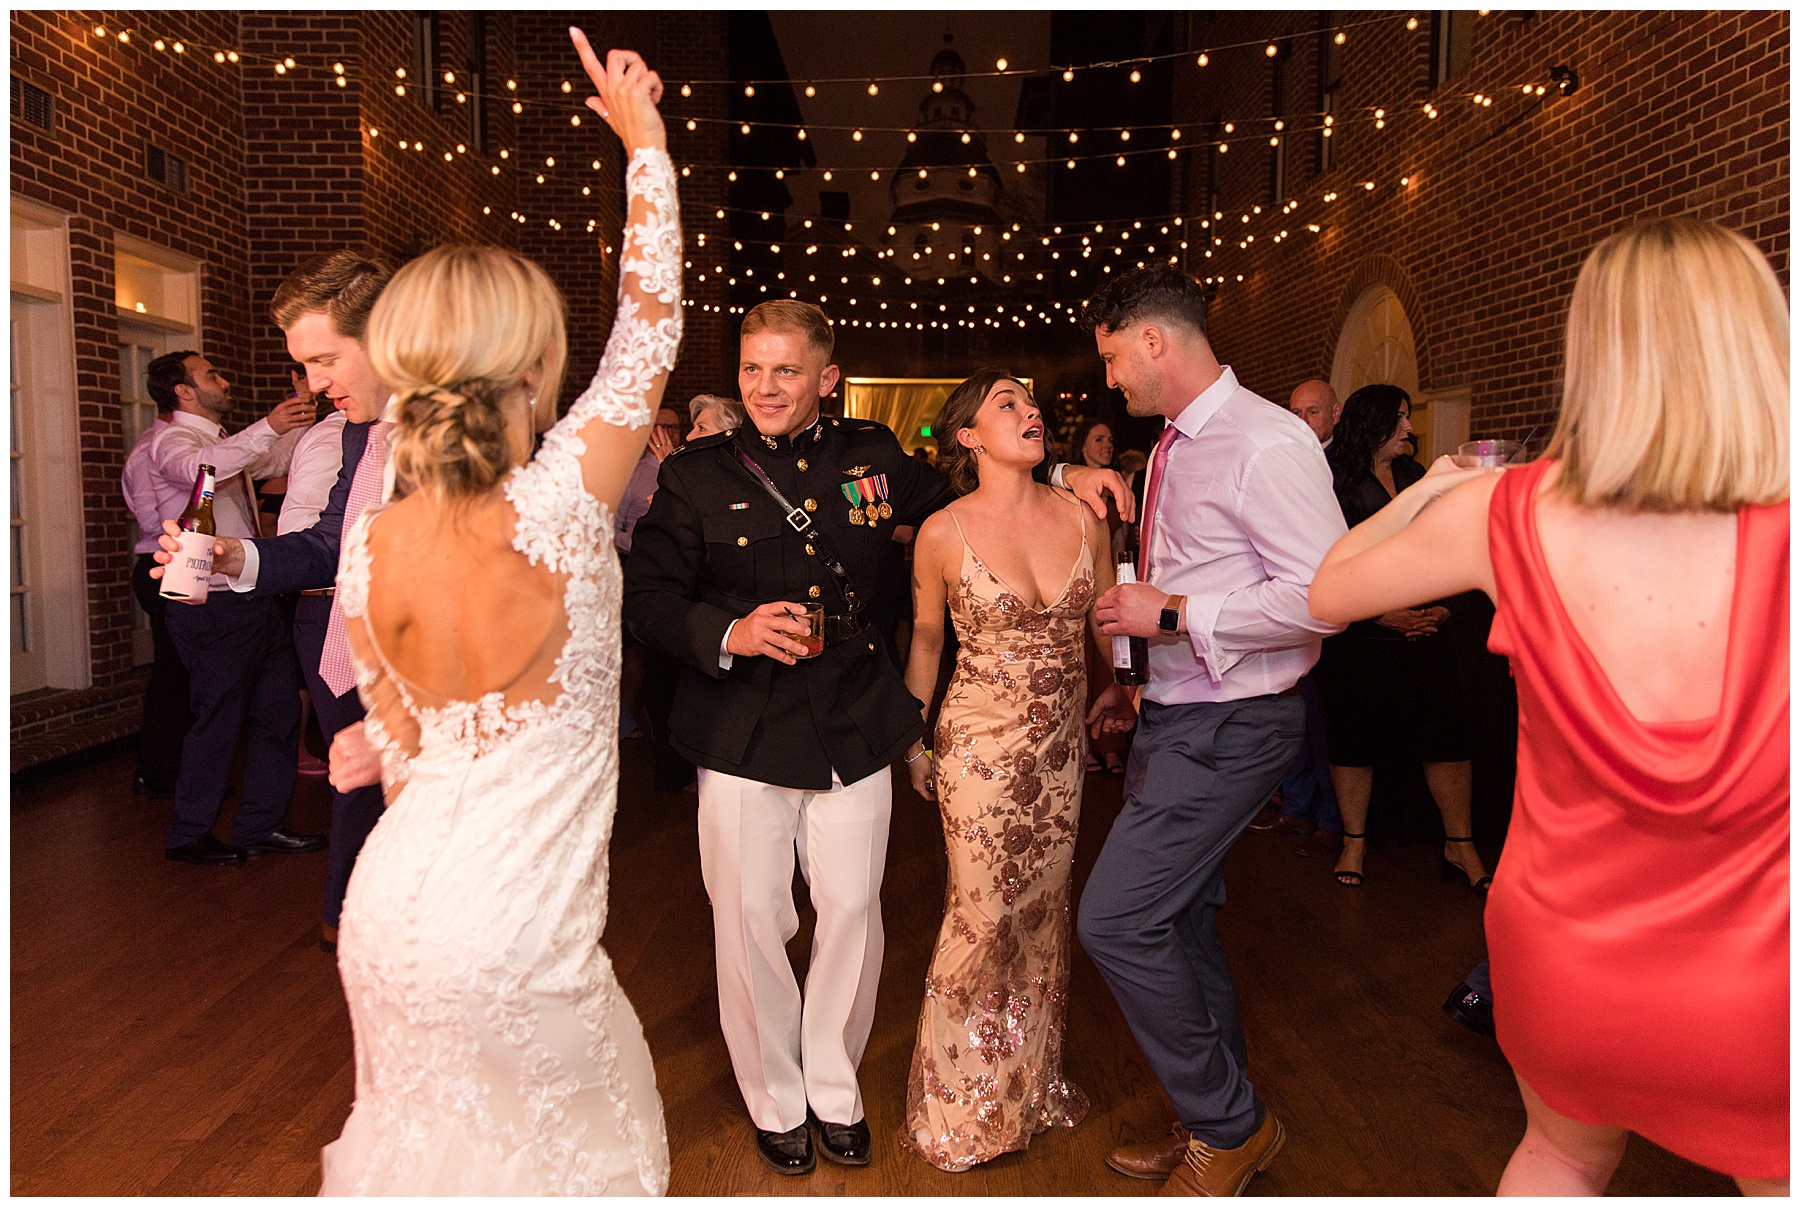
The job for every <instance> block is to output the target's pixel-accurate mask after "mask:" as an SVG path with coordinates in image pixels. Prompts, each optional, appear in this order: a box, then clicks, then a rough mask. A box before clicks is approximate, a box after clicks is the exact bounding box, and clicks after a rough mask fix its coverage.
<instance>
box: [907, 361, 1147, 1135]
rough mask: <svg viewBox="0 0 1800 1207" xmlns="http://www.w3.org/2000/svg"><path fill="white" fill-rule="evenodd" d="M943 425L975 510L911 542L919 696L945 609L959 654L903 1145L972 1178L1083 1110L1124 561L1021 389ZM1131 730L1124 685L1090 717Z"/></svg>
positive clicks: (949, 410) (922, 773)
mask: <svg viewBox="0 0 1800 1207" xmlns="http://www.w3.org/2000/svg"><path fill="white" fill-rule="evenodd" d="M935 426H936V428H937V430H938V431H939V432H940V433H942V434H941V435H940V436H939V442H940V443H939V448H940V461H939V465H940V468H943V467H945V466H946V465H947V466H948V468H949V472H950V475H951V479H952V482H953V483H954V484H955V485H956V486H957V487H958V489H959V492H961V493H963V494H964V495H965V497H964V498H963V499H960V500H958V501H957V502H956V503H953V504H951V506H950V507H948V508H946V509H945V510H944V511H943V512H940V513H939V514H937V515H935V516H933V517H932V518H931V519H930V520H928V521H927V522H926V524H925V526H924V527H923V528H921V530H920V533H919V537H918V544H917V545H916V546H915V554H914V559H915V560H914V588H913V589H914V594H915V598H916V600H917V601H918V606H917V608H916V610H915V615H916V617H917V621H916V628H915V631H914V635H913V646H912V652H911V655H910V657H909V660H908V665H907V685H908V687H909V688H910V689H911V690H912V692H913V694H914V695H916V696H919V697H920V698H921V699H926V698H929V696H930V694H931V692H932V690H933V689H934V687H935V686H936V682H937V675H938V664H939V659H940V657H941V652H942V644H943V626H942V620H941V617H942V616H943V614H944V609H945V603H946V602H948V605H949V611H950V614H951V617H952V619H953V620H954V622H955V625H956V635H957V640H958V642H959V643H960V649H959V652H958V654H957V661H956V669H955V672H954V674H953V675H952V677H951V680H950V686H949V689H948V691H947V692H946V694H945V696H944V703H943V707H942V709H941V711H940V713H939V715H938V725H937V734H936V754H935V763H936V765H935V769H933V759H932V757H930V756H927V755H925V754H924V753H923V747H922V746H918V747H915V749H914V751H910V752H909V754H910V755H912V758H911V761H910V762H909V764H908V771H909V773H911V775H912V778H913V783H914V787H915V789H916V790H918V791H919V792H920V794H921V795H923V796H926V797H928V798H929V797H931V796H933V795H935V796H936V797H937V799H938V800H939V802H940V805H941V808H942V811H943V819H944V839H945V845H946V847H947V850H948V855H949V876H948V885H947V891H946V894H945V906H944V924H943V928H942V930H941V931H940V932H939V934H938V941H937V946H936V949H935V951H934V954H933V957H932V961H931V968H930V971H929V972H928V973H927V974H926V978H925V1001H924V1005H923V1008H922V1009H921V1011H920V1015H919V1032H918V1042H917V1044H916V1046H915V1047H914V1049H913V1060H912V1071H911V1074H910V1076H909V1077H908V1078H907V1087H906V1121H905V1125H904V1127H903V1128H902V1131H901V1137H900V1139H901V1143H902V1144H903V1145H904V1146H905V1147H906V1148H908V1149H910V1150H911V1151H913V1152H915V1153H917V1154H918V1155H919V1156H921V1157H923V1158H924V1159H925V1160H927V1161H929V1162H931V1163H932V1164H933V1165H936V1166H937V1167H939V1168H940V1169H945V1170H951V1171H960V1170H965V1169H968V1168H969V1167H970V1166H972V1165H975V1164H977V1163H979V1162H982V1161H987V1160H991V1159H992V1158H994V1157H997V1156H999V1155H1000V1154H1002V1153H1007V1152H1013V1151H1016V1150H1019V1149H1022V1148H1024V1147H1025V1146H1026V1145H1027V1144H1029V1143H1030V1141H1031V1137H1032V1136H1034V1135H1036V1134H1037V1133H1039V1132H1041V1131H1044V1130H1046V1129H1048V1128H1050V1127H1052V1126H1056V1125H1062V1126H1067V1127H1073V1126H1074V1125H1075V1124H1077V1123H1079V1122H1080V1121H1081V1118H1082V1116H1083V1115H1084V1114H1086V1112H1087V1096H1086V1095H1085V1094H1083V1093H1082V1092H1081V1090H1080V1089H1078V1088H1077V1087H1075V1086H1074V1085H1072V1084H1070V1083H1069V1081H1068V1080H1067V1079H1066V1078H1065V1077H1064V1076H1063V1067H1062V1064H1063V1061H1062V1056H1063V1052H1062V1045H1063V1023H1064V1018H1065V1016H1066V1013H1067V1005H1068V985H1069V964H1070V959H1071V953H1072V936H1071V933H1070V928H1071V912H1070V900H1069V890H1070V883H1069V882H1070V874H1071V872H1072V870H1073V864H1074V855H1075V833H1076V825H1077V822H1078V820H1079V817H1080V812H1081V787H1082V768H1083V761H1084V758H1085V755H1086V745H1087V742H1086V734H1085V732H1084V730H1083V714H1084V710H1085V706H1086V703H1087V670H1086V663H1085V654H1084V650H1085V646H1084V640H1085V636H1084V633H1083V626H1084V625H1085V624H1087V623H1088V613H1089V609H1090V608H1091V606H1092V604H1093V601H1094V599H1095V598H1096V597H1097V596H1098V594H1099V593H1100V592H1102V591H1104V590H1106V589H1107V588H1108V587H1110V586H1111V585H1112V566H1111V564H1110V560H1109V559H1108V558H1107V557H1106V556H1105V554H1106V551H1107V548H1108V547H1107V544H1106V529H1105V526H1104V522H1103V521H1101V520H1099V519H1098V518H1097V517H1095V516H1094V515H1093V514H1092V513H1091V512H1089V511H1088V509H1087V508H1086V507H1084V506H1083V505H1081V504H1080V503H1079V502H1077V501H1075V500H1074V499H1073V498H1071V497H1070V496H1069V495H1067V494H1065V493H1063V492H1061V491H1056V490H1053V489H1051V488H1050V487H1047V486H1041V485H1039V484H1037V483H1035V482H1033V481H1032V480H1031V477H1030V470H1031V467H1032V466H1033V465H1035V464H1036V463H1037V461H1038V460H1039V459H1040V458H1041V456H1042V447H1043V446H1042V428H1043V425H1042V420H1041V419H1040V418H1039V416H1038V412H1037V410H1036V408H1035V407H1034V406H1033V405H1031V401H1030V395H1029V394H1028V393H1027V392H1026V390H1025V388H1024V386H1023V385H1021V384H1020V383H1018V382H1017V381H1015V380H1013V379H1012V378H1010V377H1004V376H1002V375H1000V374H998V373H992V372H990V373H983V374H977V375H976V376H975V377H973V378H970V379H969V381H967V382H965V383H963V385H962V386H960V387H958V389H957V390H956V391H955V392H953V393H952V395H951V397H950V400H949V401H948V402H947V403H946V404H945V408H944V414H943V416H941V417H940V418H939V420H938V423H937V424H936V425H935ZM1026 532H1029V533H1031V534H1033V538H1034V539H1033V540H1032V541H1031V542H1029V548H1027V543H1026V542H1022V541H1020V539H1019V536H1020V534H1021V533H1026ZM981 550H985V551H986V552H987V554H988V556H989V557H990V558H991V559H993V560H992V561H987V560H984V559H983V557H982V553H981V552H979V551H981ZM1009 582H1010V583H1012V584H1017V586H1018V588H1019V589H1017V590H1015V589H1014V586H1012V585H1009ZM1033 600H1035V601H1039V602H1035V603H1034V602H1029V601H1033ZM1042 601H1048V602H1042ZM934 618H935V619H934ZM1130 716H1131V706H1130V702H1129V698H1128V697H1127V696H1125V695H1124V693H1123V691H1122V689H1118V688H1113V689H1111V690H1109V692H1107V693H1105V694H1103V695H1102V696H1101V698H1100V699H1099V700H1098V701H1097V702H1096V705H1095V708H1094V711H1093V717H1094V718H1095V720H1096V721H1098V722H1099V724H1100V725H1101V726H1102V727H1103V728H1104V729H1105V730H1106V731H1108V732H1121V731H1123V730H1124V729H1127V728H1129V727H1130V719H1129V718H1130Z"/></svg>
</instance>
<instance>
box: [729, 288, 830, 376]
mask: <svg viewBox="0 0 1800 1207" xmlns="http://www.w3.org/2000/svg"><path fill="white" fill-rule="evenodd" d="M761 331H785V332H788V333H789V334H792V335H804V336H805V337H806V342H807V344H808V345H809V346H810V347H811V348H812V349H813V350H814V351H816V352H818V353H819V354H820V355H822V356H824V358H825V363H826V364H830V363H831V353H832V351H833V350H834V349H835V348H836V347H837V336H836V335H835V334H833V333H832V330H831V320H830V319H828V318H826V317H825V312H824V311H823V310H820V309H819V308H818V307H817V306H815V305H813V304H812V303H811V302H796V301H794V300H793V299H791V298H775V299H773V300H771V301H767V302H764V303H762V304H761V305H758V306H753V307H751V309H750V313H749V314H746V315H745V316H744V325H743V327H742V328H741V330H740V333H739V334H740V336H741V338H744V339H748V338H749V337H750V336H752V335H755V334H757V333H758V332H761Z"/></svg>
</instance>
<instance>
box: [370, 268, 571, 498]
mask: <svg viewBox="0 0 1800 1207" xmlns="http://www.w3.org/2000/svg"><path fill="white" fill-rule="evenodd" d="M368 353H369V364H370V366H371V367H372V368H373V369H374V370H375V374H376V376H377V377H379V378H380V379H381V380H382V381H383V382H385V383H386V384H387V386H388V388H390V389H392V390H393V391H394V394H395V399H396V401H397V403H398V409H399V417H398V428H397V430H396V431H395V433H394V439H393V444H392V449H393V457H394V477H395V484H396V486H397V488H398V489H399V490H401V491H402V492H404V493H411V492H412V491H414V490H419V489H425V490H428V491H434V492H441V493H442V494H445V495H448V496H450V497H453V498H456V497H461V498H467V497H469V496H472V495H478V494H481V493H483V492H485V491H488V490H491V489H493V487H494V486H495V485H496V484H497V483H498V482H499V481H500V479H501V478H503V477H505V476H506V474H507V472H508V471H509V470H511V469H512V467H513V465H514V464H515V463H516V462H515V459H514V454H513V443H512V442H511V441H509V440H508V438H507V417H508V416H509V415H511V416H512V418H513V421H514V422H515V423H518V422H521V421H522V422H525V423H530V422H531V420H530V417H529V415H530V412H529V409H528V407H527V404H526V398H527V396H528V395H531V394H535V395H536V396H537V397H538V398H539V400H540V401H539V403H538V406H539V407H540V408H543V407H550V408H554V407H555V405H556V401H555V400H556V397H557V392H558V390H559V388H560V386H561V382H562V371H563V363H564V360H565V359H566V357H567V354H568V344H567V338H566V336H565V334H564V331H563V301H562V295H561V294H560V293H558V292H557V290H556V286H554V285H552V284H551V283H550V278H549V277H547V276H545V275H544V270H543V269H541V268H539V267H538V266H537V265H536V264H533V263H532V262H531V261H530V260H527V259H526V258H525V257H523V256H520V255H518V254H516V253H514V252H510V251H506V250H505V249H503V248H497V247H440V248H437V249H435V250H433V251H429V252H427V253H425V254H424V255H422V256H420V257H419V258H418V259H416V260H414V261H413V262H412V263H410V264H408V265H406V267H404V268H402V269H401V270H400V271H399V272H397V273H395V274H394V279H393V280H392V281H391V282H389V284H388V287H387V288H386V289H385V290H384V291H383V292H382V295H381V299H380V300H379V301H378V302H376V303H375V310H374V312H373V313H372V314H371V315H370V316H369V332H368ZM528 373H529V374H532V375H533V378H534V381H533V382H532V383H531V384H527V383H526V380H525V376H526V374H528Z"/></svg>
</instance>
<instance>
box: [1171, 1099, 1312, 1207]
mask: <svg viewBox="0 0 1800 1207" xmlns="http://www.w3.org/2000/svg"><path fill="white" fill-rule="evenodd" d="M1286 1140H1287V1128H1285V1127H1283V1126H1281V1120H1279V1119H1277V1118H1276V1117H1275V1112H1274V1111H1266V1112H1265V1113H1264V1114H1263V1123H1262V1126H1261V1127H1259V1128H1257V1129H1256V1134H1255V1135H1254V1136H1251V1137H1250V1138H1249V1139H1248V1140H1246V1141H1244V1142H1243V1143H1242V1144H1241V1145H1239V1146H1238V1147H1236V1148H1213V1147H1211V1146H1210V1145H1207V1144H1203V1143H1201V1142H1200V1141H1199V1140H1190V1141H1188V1150H1187V1155H1186V1156H1185V1157H1183V1158H1182V1161H1181V1164H1180V1165H1177V1166H1176V1167H1175V1172H1174V1173H1172V1174H1170V1175H1169V1180H1168V1181H1167V1182H1164V1183H1163V1188H1162V1192H1163V1193H1164V1194H1165V1195H1183V1194H1187V1195H1193V1194H1204V1195H1210V1196H1213V1197H1215V1198H1224V1197H1227V1196H1231V1195H1240V1194H1243V1193H1244V1187H1245V1186H1248V1185H1249V1184H1250V1178H1251V1175H1253V1174H1255V1173H1257V1172H1258V1171H1260V1170H1264V1169H1267V1168H1268V1167H1269V1162H1271V1161H1273V1160H1274V1159H1275V1154H1276V1153H1278V1152H1280V1151H1281V1146H1282V1144H1283V1142H1285V1141H1286Z"/></svg>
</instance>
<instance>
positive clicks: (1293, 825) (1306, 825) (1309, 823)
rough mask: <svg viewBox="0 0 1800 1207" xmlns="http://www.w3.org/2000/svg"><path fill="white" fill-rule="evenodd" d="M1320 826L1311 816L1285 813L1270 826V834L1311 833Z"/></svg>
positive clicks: (1268, 831)
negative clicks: (1296, 815) (1295, 815)
mask: <svg viewBox="0 0 1800 1207" xmlns="http://www.w3.org/2000/svg"><path fill="white" fill-rule="evenodd" d="M1318 828H1319V823H1318V822H1316V821H1314V820H1313V819H1312V818H1310V817H1289V816H1288V815H1287V814H1285V813H1283V814H1282V815H1281V817H1280V818H1279V819H1277V820H1276V822H1275V824H1274V825H1272V826H1270V827H1269V828H1268V830H1267V833H1270V834H1311V833H1312V832H1313V831H1314V830H1317V829H1318Z"/></svg>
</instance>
